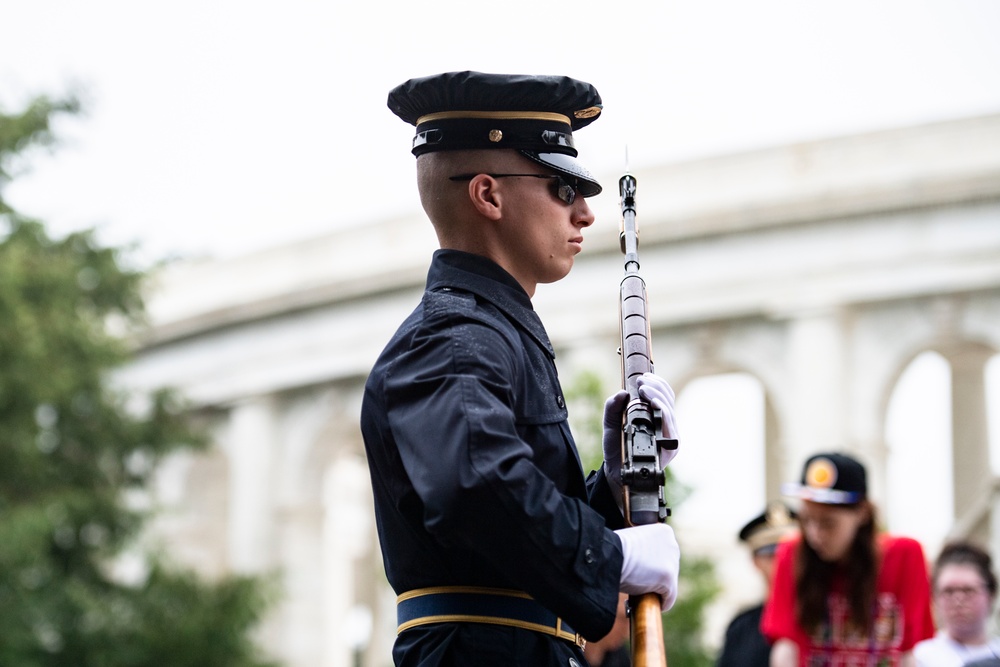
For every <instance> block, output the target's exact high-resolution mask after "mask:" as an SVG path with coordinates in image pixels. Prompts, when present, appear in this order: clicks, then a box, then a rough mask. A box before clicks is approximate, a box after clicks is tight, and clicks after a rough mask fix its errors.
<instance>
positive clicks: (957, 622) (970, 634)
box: [913, 541, 1000, 667]
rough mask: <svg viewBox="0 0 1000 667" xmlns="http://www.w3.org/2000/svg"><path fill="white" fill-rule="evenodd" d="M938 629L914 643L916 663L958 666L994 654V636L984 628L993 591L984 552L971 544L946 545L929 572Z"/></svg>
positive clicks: (997, 647) (998, 650)
mask: <svg viewBox="0 0 1000 667" xmlns="http://www.w3.org/2000/svg"><path fill="white" fill-rule="evenodd" d="M931 587H932V589H933V592H934V608H935V610H936V611H937V619H938V623H939V629H938V632H937V634H936V635H934V638H933V639H928V640H926V641H922V642H920V643H919V644H917V646H916V648H914V649H913V655H914V657H915V658H916V659H917V665H918V666H919V667H960V666H961V665H967V664H969V663H970V662H972V661H974V660H981V659H984V658H990V659H997V658H998V657H1000V638H998V637H995V636H991V635H990V633H989V629H988V627H987V626H988V624H989V620H990V616H991V615H992V614H993V603H994V602H995V601H996V595H997V577H996V575H995V574H994V573H993V563H992V559H991V558H990V555H989V554H988V553H987V552H986V551H985V550H984V549H982V548H981V547H979V546H977V545H975V544H973V543H971V542H965V541H961V542H951V543H949V544H946V545H945V546H944V547H943V548H942V549H941V553H939V554H938V557H937V559H936V560H935V561H934V568H933V569H932V571H931Z"/></svg>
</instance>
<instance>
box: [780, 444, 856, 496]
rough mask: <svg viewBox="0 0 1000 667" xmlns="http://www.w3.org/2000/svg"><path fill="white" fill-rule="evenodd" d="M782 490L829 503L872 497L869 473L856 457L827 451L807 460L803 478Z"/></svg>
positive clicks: (788, 484)
mask: <svg viewBox="0 0 1000 667" xmlns="http://www.w3.org/2000/svg"><path fill="white" fill-rule="evenodd" d="M782 492H783V493H785V494H786V495H789V496H797V497H799V498H801V499H802V500H811V501H813V502H816V503H823V504H826V505H853V504H854V503H858V502H861V501H862V500H864V499H865V498H866V497H867V496H868V476H867V475H866V474H865V467H864V465H862V464H861V462H860V461H858V460H857V459H856V458H854V457H853V456H850V455H849V454H844V453H842V452H824V453H821V454H814V455H813V456H810V457H809V458H808V459H806V462H805V465H803V466H802V478H801V480H800V481H799V482H798V483H794V482H789V483H786V484H783V485H782Z"/></svg>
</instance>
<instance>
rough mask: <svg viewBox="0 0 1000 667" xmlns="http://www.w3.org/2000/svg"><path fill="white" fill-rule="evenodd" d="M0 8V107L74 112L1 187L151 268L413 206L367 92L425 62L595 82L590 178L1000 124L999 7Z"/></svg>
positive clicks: (851, 3) (509, 3)
mask: <svg viewBox="0 0 1000 667" xmlns="http://www.w3.org/2000/svg"><path fill="white" fill-rule="evenodd" d="M362 5H363V6H362ZM0 16H2V25H0V35H2V36H0V105H2V106H3V108H4V109H5V110H6V111H7V112H10V111H13V110H16V109H18V108H19V106H18V105H20V104H23V102H24V100H26V99H28V97H29V96H30V95H32V94H39V93H48V94H55V95H57V94H59V93H61V92H64V91H66V90H69V89H71V88H72V87H74V86H76V87H79V88H80V89H82V90H83V91H84V97H85V99H86V102H87V114H86V116H83V117H80V118H78V119H74V120H72V121H68V122H63V123H60V124H59V125H58V127H57V129H58V130H59V132H60V134H61V135H63V136H64V138H65V142H64V145H63V147H62V148H61V149H60V150H59V151H58V152H57V153H55V154H54V155H53V156H52V157H48V156H40V157H38V158H37V159H35V160H34V161H33V162H32V164H33V166H34V171H33V173H31V174H30V175H27V176H23V177H20V178H18V179H17V180H16V181H15V183H14V184H13V185H11V186H10V187H9V188H8V190H7V191H6V196H7V197H8V199H9V200H10V201H11V203H13V204H14V205H15V206H16V207H18V208H19V209H21V210H22V211H24V212H27V213H30V214H33V215H36V216H38V217H41V218H42V219H44V220H46V221H47V222H48V223H49V224H50V225H51V228H52V229H53V231H54V232H55V233H57V234H61V233H65V232H67V231H69V230H72V229H77V228H81V227H89V226H97V227H98V228H99V229H101V230H102V234H103V235H104V236H103V238H105V239H106V240H107V241H108V242H112V243H116V244H118V243H125V242H133V241H134V242H138V243H140V244H141V246H142V247H143V248H144V253H145V255H146V256H148V257H151V258H159V257H163V256H167V255H182V256H199V255H212V256H219V257H225V256H232V255H236V254H242V253H246V252H250V251H253V250H255V249H259V248H262V247H266V246H268V245H273V244H279V243H283V242H287V241H292V240H297V239H302V238H307V237H310V236H314V235H318V234H322V233H324V232H326V231H329V230H331V229H333V228H334V227H338V226H343V225H350V224H363V223H364V222H365V221H370V220H372V219H373V218H377V217H383V216H386V215H394V214H402V213H414V212H417V211H418V210H419V209H418V205H417V200H416V191H415V187H414V186H413V158H412V156H411V155H410V154H409V152H408V150H409V142H410V139H411V137H412V128H411V127H410V126H408V125H406V124H404V123H403V122H402V121H400V120H398V119H397V118H396V117H395V116H393V115H392V114H391V113H390V112H389V111H388V109H387V108H386V106H385V98H386V93H387V92H388V90H389V89H390V88H392V87H393V86H394V85H396V84H398V83H400V82H402V81H404V80H406V79H408V78H411V77H415V76H424V75H427V74H431V73H435V72H440V71H449V70H462V69H478V70H483V71H493V72H517V73H546V74H568V75H571V76H575V77H577V78H581V79H584V80H586V81H589V82H591V83H593V84H594V85H595V86H596V87H597V88H598V90H599V91H600V92H601V94H602V96H603V98H604V103H605V112H604V114H603V116H602V118H601V119H600V120H599V121H598V122H597V123H595V124H593V125H591V126H590V127H588V128H587V129H585V130H583V131H582V132H580V133H578V135H577V142H578V146H579V147H580V149H581V157H582V158H583V159H584V162H585V163H586V164H588V166H589V167H590V168H591V171H594V172H595V173H596V174H598V175H599V176H602V177H605V178H616V176H617V174H618V173H619V172H620V171H621V170H622V169H623V168H624V165H625V148H626V145H627V147H628V153H629V160H630V162H631V164H630V167H631V169H632V172H633V173H635V174H636V175H637V176H639V177H641V173H642V172H641V170H642V167H643V166H644V165H652V164H656V163H660V162H664V161H677V160H683V159H690V158H694V157H699V156H706V155H712V154H719V153H726V152H731V151H739V150H745V149H749V148H754V147H760V146H766V145H772V144H777V143H785V142H790V141H801V140H807V139H813V138H822V137H827V136H832V135H840V134H846V133H853V132H859V131H865V130H873V129H882V128H886V127H893V126H899V125H909V124H917V123H923V122H928V121H935V120H943V119H949V118H957V117H962V116H970V115H976V114H982V113H988V112H998V111H1000V84H998V80H1000V75H998V70H1000V39H998V37H997V35H998V34H1000V2H997V1H996V0H903V1H900V0H881V1H877V2H874V1H872V0H863V1H859V0H838V1H836V2H832V1H830V2H802V1H801V0H795V1H791V0H789V1H776V0H754V1H753V2H747V1H746V0H731V1H730V0H716V1H698V2H695V1H690V2H684V3H681V2H677V1H675V0H666V1H665V0H657V1H652V0H650V1H648V2H645V1H644V2H632V3H627V2H612V1H609V0H604V1H602V2H593V1H589V0H581V1H578V2H573V3H559V4H556V3H550V2H544V0H533V1H530V2H526V1H522V0H506V1H505V2H497V3H469V2H458V1H456V2H434V1H433V0H432V1H430V2H423V3H403V2H377V1H375V0H368V1H367V2H364V3H359V2H351V3H347V2H335V1H334V2H320V1H307V0H282V1H281V2H253V1H248V0H240V1H215V2H213V1H210V0H197V1H194V0H174V1H172V2H170V3H165V2H158V3H153V2H134V1H131V0H129V1H126V0H118V1H116V0H89V1H88V2H79V1H78V0H31V1H30V2H25V1H24V0H0ZM615 197H617V192H615V189H614V188H608V189H607V190H606V192H605V194H603V195H601V196H600V197H599V199H605V198H606V199H609V203H610V200H613V199H614V198H615ZM594 203H596V204H597V206H596V207H595V208H597V209H600V208H601V203H600V201H598V202H594ZM606 210H614V209H613V208H606ZM615 224H617V221H616V222H615Z"/></svg>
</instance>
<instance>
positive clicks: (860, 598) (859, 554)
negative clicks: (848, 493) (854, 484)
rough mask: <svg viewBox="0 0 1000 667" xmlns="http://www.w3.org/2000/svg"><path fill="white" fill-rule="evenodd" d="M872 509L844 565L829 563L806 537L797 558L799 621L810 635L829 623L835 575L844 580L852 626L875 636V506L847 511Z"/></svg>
mask: <svg viewBox="0 0 1000 667" xmlns="http://www.w3.org/2000/svg"><path fill="white" fill-rule="evenodd" d="M866 506H867V508H868V521H867V522H866V523H864V524H862V525H861V526H859V527H858V531H857V533H855V535H854V541H853V542H852V543H851V547H850V550H849V552H848V555H847V558H845V559H844V560H843V561H842V563H827V562H825V561H823V560H822V559H820V557H819V555H818V554H817V553H816V551H815V550H813V548H812V547H811V546H809V542H808V541H807V540H806V539H805V536H803V537H802V540H801V542H800V543H799V549H798V553H797V554H796V558H795V592H796V596H795V598H796V601H795V617H796V619H797V620H798V622H799V626H800V627H801V628H803V629H804V630H805V631H806V633H808V634H814V633H815V632H816V631H817V630H819V629H820V628H821V627H822V626H823V624H824V623H826V622H827V621H828V620H829V619H828V608H827V600H828V597H829V594H830V590H831V587H832V585H833V579H834V576H835V575H838V576H840V577H842V579H841V580H842V581H843V582H844V584H845V586H844V595H845V596H846V598H847V603H848V610H849V612H850V617H849V618H848V625H849V626H850V628H851V629H852V630H854V631H856V632H859V633H861V634H864V635H868V634H870V632H871V629H870V628H871V625H872V619H873V613H874V610H875V594H876V591H875V583H876V579H877V577H878V568H879V562H878V561H879V554H878V549H877V546H876V544H875V538H876V525H877V523H876V520H875V506H874V505H872V504H871V502H870V501H868V500H862V501H861V502H859V503H855V504H853V505H845V508H854V509H862V508H864V507H866Z"/></svg>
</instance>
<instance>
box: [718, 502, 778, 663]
mask: <svg viewBox="0 0 1000 667" xmlns="http://www.w3.org/2000/svg"><path fill="white" fill-rule="evenodd" d="M797 533H798V524H797V523H795V513H794V512H792V511H791V510H790V509H789V508H788V506H787V505H785V504H784V503H780V502H772V503H769V504H768V506H767V509H766V510H765V511H764V512H763V513H761V514H760V515H759V516H756V517H754V518H753V519H751V520H750V521H749V522H747V524H746V525H745V526H743V528H742V529H740V533H739V538H740V541H741V542H743V543H744V544H746V545H747V548H748V549H749V550H750V557H751V559H752V560H753V566H754V567H755V568H757V571H758V572H760V574H761V576H762V577H763V579H764V586H765V589H764V590H765V595H764V599H765V600H766V599H767V596H768V595H770V592H771V579H772V574H773V571H774V553H775V551H776V550H777V548H778V544H779V543H780V542H783V541H784V540H786V539H788V538H790V537H792V536H793V535H795V534H797ZM763 611H764V602H763V600H762V601H761V602H760V603H759V604H757V605H755V606H753V607H751V608H749V609H746V610H744V611H742V612H740V613H739V614H737V615H736V617H735V618H733V620H732V621H731V622H730V623H729V627H727V628H726V638H725V641H724V643H723V645H722V652H721V653H720V654H719V659H718V661H717V662H716V667H767V665H768V661H769V659H770V656H771V645H770V644H769V643H768V641H767V639H765V638H764V635H762V634H761V632H760V619H761V615H762V614H763Z"/></svg>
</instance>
